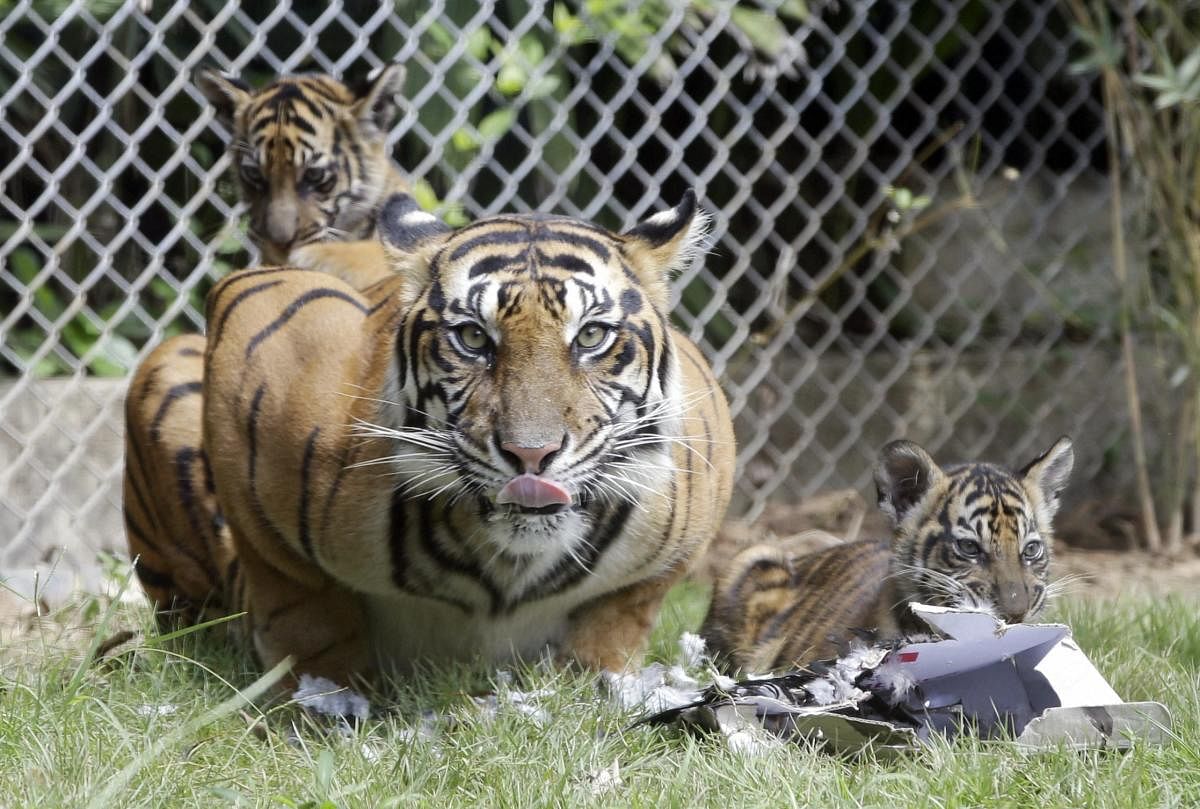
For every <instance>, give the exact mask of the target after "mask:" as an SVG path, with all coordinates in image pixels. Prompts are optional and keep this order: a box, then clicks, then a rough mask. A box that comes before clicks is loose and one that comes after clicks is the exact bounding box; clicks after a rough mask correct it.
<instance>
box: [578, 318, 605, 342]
mask: <svg viewBox="0 0 1200 809" xmlns="http://www.w3.org/2000/svg"><path fill="white" fill-rule="evenodd" d="M608 332H609V327H608V326H605V325H604V324H603V323H589V324H587V325H586V326H584V327H583V328H582V329H580V330H579V334H577V335H575V344H576V345H577V346H579V347H580V348H595V347H596V346H598V345H600V344H601V343H603V342H604V338H605V337H607V336H608Z"/></svg>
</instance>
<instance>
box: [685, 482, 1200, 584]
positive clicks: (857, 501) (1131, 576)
mask: <svg viewBox="0 0 1200 809" xmlns="http://www.w3.org/2000/svg"><path fill="white" fill-rule="evenodd" d="M1133 522H1134V521H1133V520H1132V519H1131V518H1129V517H1128V515H1118V516H1114V515H1111V514H1110V515H1107V516H1105V517H1103V518H1100V517H1099V516H1098V513H1097V511H1096V507H1095V504H1083V505H1082V506H1081V507H1079V508H1076V509H1075V510H1074V511H1073V512H1072V513H1069V514H1063V515H1061V518H1060V519H1059V520H1058V523H1059V525H1058V526H1057V531H1056V534H1057V537H1058V539H1057V541H1056V543H1055V548H1054V565H1053V568H1052V573H1051V577H1052V578H1053V579H1062V578H1070V579H1071V580H1072V581H1071V584H1070V585H1069V586H1068V587H1067V589H1066V593H1067V594H1069V595H1083V596H1096V597H1106V596H1115V595H1120V594H1123V593H1149V594H1165V593H1179V594H1181V595H1189V594H1190V595H1197V596H1200V556H1198V555H1196V553H1195V552H1190V553H1188V554H1187V555H1185V556H1182V557H1177V558H1164V557H1158V556H1154V555H1152V554H1149V553H1146V552H1144V551H1138V550H1129V549H1128V546H1129V545H1130V544H1132V543H1133V542H1134V541H1135V540H1134V539H1133V538H1132V533H1133V531H1132V527H1131V523H1133ZM888 531H889V528H888V525H887V523H886V522H885V521H884V518H883V515H881V514H880V513H879V511H878V509H876V508H875V507H874V505H873V504H871V505H868V504H867V503H866V502H864V500H863V498H862V496H861V495H859V494H858V493H857V492H856V491H854V490H849V489H847V490H841V491H833V492H826V493H822V494H818V495H816V496H815V497H812V498H809V499H807V500H805V501H804V502H802V503H799V504H796V505H783V504H772V505H769V506H768V507H767V508H766V509H765V510H764V511H763V513H762V514H761V515H760V516H759V517H758V518H757V519H756V520H754V522H752V523H745V522H732V523H729V524H727V525H726V526H725V528H724V529H723V530H722V532H721V534H720V535H719V536H718V537H717V538H716V540H714V542H713V546H712V548H711V549H710V551H709V554H708V556H707V558H706V559H705V560H704V561H703V563H702V564H701V566H700V570H699V571H698V576H699V578H702V579H705V580H711V579H712V578H713V577H715V576H716V575H718V574H719V573H720V571H721V570H723V569H725V568H726V567H727V565H728V563H729V560H730V559H731V558H732V557H733V555H734V554H736V553H737V552H738V551H739V550H740V549H741V548H743V547H745V546H746V545H748V544H751V543H754V542H762V541H774V542H781V543H784V544H786V545H788V546H790V547H793V548H795V549H796V550H797V551H801V552H803V551H807V550H817V549H819V548H822V547H826V546H828V545H829V544H831V543H834V542H840V541H842V539H841V538H843V537H866V536H886V535H887V534H888Z"/></svg>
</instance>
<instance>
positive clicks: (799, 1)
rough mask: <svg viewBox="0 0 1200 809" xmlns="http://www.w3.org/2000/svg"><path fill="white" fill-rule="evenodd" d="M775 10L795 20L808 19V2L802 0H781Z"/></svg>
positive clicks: (802, 20)
mask: <svg viewBox="0 0 1200 809" xmlns="http://www.w3.org/2000/svg"><path fill="white" fill-rule="evenodd" d="M776 12H777V13H779V14H780V15H781V16H784V17H790V18H791V19H793V20H796V21H797V22H804V21H805V20H807V19H808V3H806V2H804V0H783V2H782V3H780V4H779V8H777V9H776Z"/></svg>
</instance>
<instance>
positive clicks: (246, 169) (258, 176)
mask: <svg viewBox="0 0 1200 809" xmlns="http://www.w3.org/2000/svg"><path fill="white" fill-rule="evenodd" d="M238 173H240V174H241V175H242V179H243V180H245V181H246V182H247V183H249V184H250V185H253V186H258V187H261V186H262V185H263V173H262V170H261V169H259V167H258V166H257V165H255V164H254V163H241V164H239V165H238Z"/></svg>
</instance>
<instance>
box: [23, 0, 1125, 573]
mask: <svg viewBox="0 0 1200 809" xmlns="http://www.w3.org/2000/svg"><path fill="white" fill-rule="evenodd" d="M4 13H5V16H4V17H3V19H2V20H0V154H2V155H3V160H2V161H0V183H2V186H0V258H2V259H3V262H4V270H3V274H2V275H0V374H5V375H6V376H5V377H2V378H0V571H3V570H4V569H5V568H6V567H8V568H11V567H13V566H14V565H18V564H24V563H27V562H28V561H29V560H30V559H31V558H35V557H44V556H45V555H46V554H48V553H50V552H51V551H52V549H54V548H56V547H58V546H62V545H68V546H72V547H78V548H82V550H81V551H80V556H79V559H81V560H83V561H86V557H88V556H90V555H91V554H92V553H93V552H94V550H95V549H97V548H120V547H122V546H123V544H124V539H123V535H122V528H121V522H120V519H119V507H120V497H121V495H120V476H121V467H122V459H121V452H122V447H121V431H122V417H121V407H120V402H121V400H122V397H123V394H124V384H123V381H122V378H123V377H125V376H127V375H128V373H129V372H130V370H131V369H132V368H133V367H134V365H135V364H136V362H137V361H138V359H139V358H140V357H141V356H144V355H145V353H146V352H147V350H148V349H149V348H151V347H152V346H153V345H155V344H157V343H158V342H159V341H160V340H161V339H163V337H164V336H165V335H167V334H171V333H175V332H178V331H181V330H196V329H199V328H202V325H203V323H202V317H201V316H202V311H203V308H202V303H203V294H204V292H205V291H206V290H207V288H208V286H209V285H211V283H212V281H213V280H214V279H215V278H218V277H220V276H221V275H222V274H224V273H226V272H228V271H229V270H230V269H233V268H235V267H237V266H241V265H243V264H245V263H248V262H252V261H253V258H254V257H253V255H252V253H251V252H250V249H249V247H248V244H247V242H246V240H245V238H244V229H242V228H241V227H240V224H239V220H240V212H241V209H240V208H239V206H238V204H237V203H236V194H235V190H234V186H233V184H232V179H231V178H227V177H226V169H227V167H228V161H227V159H226V157H225V156H224V150H223V142H224V141H223V139H224V134H225V133H223V132H222V131H221V129H220V126H219V124H218V123H216V122H215V120H214V118H213V115H212V112H211V111H210V110H209V109H208V108H207V107H206V105H205V104H204V102H203V99H202V97H201V95H200V93H199V92H198V91H197V90H196V88H195V87H194V86H193V84H192V76H193V74H194V71H195V69H196V68H197V67H198V66H201V65H211V66H216V67H218V68H221V69H224V70H226V71H229V72H233V73H237V74H240V75H241V76H242V77H243V78H244V79H246V80H247V81H249V82H250V83H251V84H255V83H261V82H263V81H266V80H267V79H268V78H269V77H270V76H272V75H274V74H277V73H280V72H296V71H304V70H311V71H324V72H329V73H333V74H335V75H338V76H343V75H354V74H364V73H366V72H367V71H368V70H369V69H371V68H374V67H378V66H379V65H381V64H383V63H385V62H388V61H399V62H401V63H403V64H405V65H406V67H407V84H406V92H405V101H404V103H403V106H402V115H401V116H400V118H399V119H398V121H397V123H396V125H395V128H394V130H393V132H392V138H393V142H394V144H395V156H396V158H397V160H398V161H399V162H400V164H401V165H402V166H403V167H404V169H405V170H406V171H407V172H408V173H409V174H410V175H411V177H412V178H414V180H416V181H417V183H418V191H419V192H420V194H421V195H422V197H423V199H424V200H425V201H426V202H429V203H430V204H433V203H434V202H436V203H437V204H441V205H442V206H443V210H446V209H452V208H453V207H455V206H461V208H462V209H463V210H464V212H465V213H466V214H467V215H469V216H475V215H479V214H483V213H490V212H496V211H502V210H518V211H529V210H540V211H554V212H558V213H565V214H571V215H576V216H581V217H585V218H587V219H591V220H595V221H598V222H600V223H602V224H604V225H607V226H611V227H626V226H629V225H631V224H633V223H634V222H636V221H637V220H638V219H640V218H642V217H644V216H645V215H646V214H647V213H648V212H651V211H654V210H656V209H658V208H660V207H661V206H663V205H666V204H673V203H674V202H675V201H676V200H677V199H678V198H679V195H680V194H681V193H682V191H683V189H684V188H686V187H693V188H695V189H697V191H698V193H699V194H700V196H701V198H702V199H703V201H704V204H705V205H706V207H707V208H708V209H709V210H710V211H711V213H712V214H713V222H714V235H715V245H714V249H713V252H712V254H711V255H710V256H708V257H707V259H706V260H705V261H704V262H703V263H698V264H697V265H695V266H693V267H691V268H689V269H687V270H686V271H685V272H683V273H682V274H681V275H680V277H679V278H678V279H677V280H676V283H675V287H674V288H675V292H676V294H677V299H676V300H677V305H676V307H675V315H676V318H677V322H678V323H679V324H680V325H681V326H682V328H684V329H685V330H687V331H689V332H690V333H691V335H692V336H693V337H695V338H697V339H699V340H700V342H701V344H702V345H703V347H704V349H705V350H706V352H707V354H708V355H709V356H710V357H711V358H712V360H713V362H714V364H715V366H716V367H717V369H718V371H719V373H720V374H721V376H722V379H723V380H724V384H725V387H726V390H727V392H728V394H729V396H730V399H731V402H732V405H733V408H734V412H735V413H736V417H737V428H738V434H739V444H740V452H739V461H740V473H739V475H738V478H737V499H736V501H735V507H734V508H735V514H736V515H739V516H753V515H754V514H756V513H758V512H759V511H760V510H761V509H762V508H763V506H764V505H765V504H767V503H768V501H770V500H772V499H780V500H786V501H791V500H795V499H797V498H800V497H803V496H805V495H808V494H811V493H813V492H815V491H817V490H820V489H824V488H829V487H835V486H854V487H857V488H859V489H860V490H864V491H865V489H866V487H867V485H868V481H869V479H870V465H871V462H872V460H873V458H874V456H875V453H876V451H877V450H878V448H879V446H881V445H882V444H883V443H884V442H885V441H887V440H889V439H891V438H894V437H898V436H902V435H903V436H909V437H911V438H913V439H915V440H918V441H921V442H923V443H924V444H925V445H926V446H927V447H928V448H929V449H930V450H931V451H933V452H934V453H935V455H937V456H939V457H942V458H946V459H948V460H952V459H963V458H969V457H990V458H993V459H996V460H1000V461H1005V462H1017V461H1021V460H1027V459H1028V457H1031V456H1032V455H1033V454H1034V453H1035V452H1036V451H1038V450H1040V449H1041V448H1043V447H1045V446H1048V445H1049V444H1050V442H1051V441H1052V440H1053V439H1054V438H1055V437H1057V435H1059V434H1061V433H1071V434H1072V435H1073V436H1075V437H1076V440H1077V444H1078V445H1079V456H1080V461H1081V468H1080V471H1079V472H1078V473H1077V480H1083V481H1092V482H1096V481H1099V480H1101V479H1103V476H1104V474H1109V478H1108V479H1109V480H1115V481H1116V482H1117V483H1120V482H1122V481H1123V480H1124V478H1123V477H1122V475H1121V472H1120V468H1119V467H1120V465H1119V464H1117V465H1116V466H1117V467H1118V468H1117V469H1116V472H1115V473H1113V470H1112V467H1113V462H1112V461H1113V458H1114V457H1120V453H1121V448H1122V447H1123V434H1124V431H1125V429H1126V428H1125V423H1126V419H1125V417H1124V410H1123V407H1122V402H1121V399H1120V394H1119V387H1118V386H1117V385H1115V384H1104V380H1105V379H1109V378H1112V377H1113V376H1114V374H1113V371H1112V368H1113V366H1114V364H1115V363H1116V359H1115V358H1116V356H1117V355H1116V353H1115V352H1114V351H1113V349H1112V342H1113V333H1114V330H1115V325H1114V324H1115V322H1116V318H1115V307H1116V300H1117V299H1118V297H1119V296H1118V295H1117V294H1116V292H1117V290H1116V286H1115V284H1114V282H1113V281H1112V280H1111V279H1112V273H1111V271H1110V251H1109V249H1108V247H1109V223H1108V219H1107V211H1108V206H1109V192H1108V184H1107V182H1106V180H1105V176H1106V170H1107V168H1106V165H1105V159H1104V156H1105V152H1104V127H1103V110H1102V106H1101V103H1100V100H1099V95H1098V91H1097V87H1096V84H1095V81H1094V80H1093V79H1091V78H1089V77H1088V76H1086V75H1076V74H1075V72H1073V71H1072V70H1071V69H1070V65H1071V60H1072V59H1077V58H1079V50H1080V44H1079V42H1078V41H1077V40H1076V34H1075V33H1074V31H1073V29H1072V27H1071V25H1070V22H1069V19H1068V16H1067V15H1066V14H1065V13H1064V11H1063V10H1062V9H1061V8H1060V7H1059V4H1058V3H1056V2H1052V1H1051V0H1013V1H1008V0H1006V1H1005V2H1000V0H913V1H912V2H900V1H898V0H897V1H896V2H845V1H844V0H843V2H820V0H808V2H805V1H804V0H782V2H778V0H753V2H752V1H751V0H742V2H737V3H731V2H730V1H729V0H646V1H645V2H644V3H642V4H641V5H638V4H636V3H627V2H622V0H586V2H577V0H554V1H553V2H546V1H545V0H511V1H510V2H503V3H493V2H480V0H446V1H445V2H433V3H431V4H429V5H428V6H427V5H425V4H423V3H405V2H404V1H403V0H400V2H398V3H397V4H396V5H395V6H388V5H384V6H379V5H375V4H371V3H365V2H364V3H358V2H346V3H339V2H332V3H312V2H307V0H295V2H292V3H288V2H283V3H280V4H279V5H276V6H271V5H270V4H245V5H241V4H239V3H236V2H228V3H227V2H223V1H222V0H178V1H177V2H166V1H165V0H140V2H135V3H125V4H120V3H119V2H116V0H73V1H72V2H67V1H66V0H33V1H32V2H31V1H30V0H21V2H17V3H16V4H15V5H11V6H10V7H9V8H8V9H7V11H6V12H4ZM1114 453H1115V455H1114ZM1106 463H1107V464H1108V473H1106V472H1105V468H1106V467H1105V464H1106ZM1114 474H1115V477H1114ZM1080 487H1083V488H1085V489H1086V487H1087V483H1083V484H1078V483H1077V485H1076V490H1077V491H1078V490H1079V489H1080Z"/></svg>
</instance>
